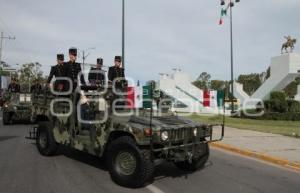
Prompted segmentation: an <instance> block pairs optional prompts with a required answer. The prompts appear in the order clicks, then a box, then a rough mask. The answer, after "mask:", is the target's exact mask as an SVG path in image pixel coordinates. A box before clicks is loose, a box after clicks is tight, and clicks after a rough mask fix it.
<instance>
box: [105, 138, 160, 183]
mask: <svg viewBox="0 0 300 193" xmlns="http://www.w3.org/2000/svg"><path fill="white" fill-rule="evenodd" d="M106 152H107V154H106V163H107V166H108V169H109V173H110V176H111V178H112V180H113V181H114V182H116V183H117V184H119V185H121V186H125V187H129V188H138V187H142V186H143V185H144V184H145V183H146V182H147V181H149V180H151V179H152V177H153V172H154V163H153V162H152V161H151V157H150V152H149V151H146V150H140V149H139V148H138V147H137V146H136V144H135V141H134V140H133V139H132V138H131V137H128V136H124V137H120V138H118V139H116V140H114V141H112V142H111V143H110V144H109V145H108V147H107V151H106ZM124 160H125V161H124ZM128 160H129V161H128ZM124 165H125V166H124Z"/></svg>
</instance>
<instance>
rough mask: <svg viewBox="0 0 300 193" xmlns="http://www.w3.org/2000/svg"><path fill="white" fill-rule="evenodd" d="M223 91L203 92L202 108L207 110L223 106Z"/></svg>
mask: <svg viewBox="0 0 300 193" xmlns="http://www.w3.org/2000/svg"><path fill="white" fill-rule="evenodd" d="M223 98H224V91H222V90H221V91H216V90H204V91H203V106H204V107H209V108H216V107H221V106H222V105H223Z"/></svg>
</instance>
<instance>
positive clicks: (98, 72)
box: [89, 58, 105, 86]
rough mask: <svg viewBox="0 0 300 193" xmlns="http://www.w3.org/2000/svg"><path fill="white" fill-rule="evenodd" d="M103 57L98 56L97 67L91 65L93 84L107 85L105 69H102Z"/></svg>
mask: <svg viewBox="0 0 300 193" xmlns="http://www.w3.org/2000/svg"><path fill="white" fill-rule="evenodd" d="M102 66H103V59H102V58H98V59H97V64H96V68H93V67H91V70H90V72H89V82H90V84H91V85H95V86H99V85H102V86H103V85H105V71H104V70H102Z"/></svg>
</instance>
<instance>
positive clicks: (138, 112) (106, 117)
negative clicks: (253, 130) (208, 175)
mask: <svg viewBox="0 0 300 193" xmlns="http://www.w3.org/2000/svg"><path fill="white" fill-rule="evenodd" d="M84 90H86V91H87V92H85V94H84V97H83V96H81V99H80V100H79V99H78V98H79V96H78V95H79V94H78V93H72V94H70V95H64V96H57V95H56V96H55V95H53V94H50V93H45V94H40V95H35V98H34V99H33V112H34V116H35V119H36V120H37V122H38V125H37V126H36V127H35V128H34V130H35V131H31V132H30V135H31V137H33V138H35V139H36V144H37V148H38V151H39V152H40V153H41V154H42V155H44V156H51V155H54V154H55V153H56V151H57V148H58V147H59V145H65V146H68V147H71V148H74V149H76V150H79V151H83V152H87V153H89V154H92V155H95V156H98V157H103V158H105V160H106V164H107V167H108V170H109V173H110V175H111V178H112V180H113V181H115V182H116V183H117V184H119V185H122V186H126V187H141V186H143V185H144V184H145V183H146V182H147V181H149V180H150V179H151V178H152V175H153V172H154V167H155V166H157V165H159V164H160V163H162V161H169V162H173V163H175V165H176V166H177V167H178V168H180V169H182V170H187V171H196V170H198V169H200V168H203V167H204V165H205V163H206V161H207V160H208V157H209V146H208V142H211V141H215V140H213V138H212V130H213V128H214V127H213V126H212V125H205V124H200V123H196V122H193V121H191V120H189V119H186V118H183V117H179V116H176V115H173V114H172V113H170V112H162V113H157V112H153V110H152V108H151V109H134V110H133V109H129V108H114V109H112V107H113V105H112V104H113V103H112V101H111V99H112V98H114V97H113V94H111V93H112V91H111V88H106V89H104V90H106V91H104V92H102V89H99V88H98V89H92V88H84ZM78 101H79V102H78ZM82 101H85V102H86V101H89V102H88V103H84V102H82ZM77 104H78V105H77ZM82 105H88V110H87V111H85V112H84V113H83V114H82V113H79V112H81V111H82V110H81V108H82ZM80 114H82V115H80ZM81 119H82V120H81ZM79 120H81V121H79ZM223 135H224V126H223V127H222V136H221V139H222V138H223ZM221 139H218V140H221Z"/></svg>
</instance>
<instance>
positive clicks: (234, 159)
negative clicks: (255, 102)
mask: <svg viewBox="0 0 300 193" xmlns="http://www.w3.org/2000/svg"><path fill="white" fill-rule="evenodd" d="M0 121H1V122H2V120H1V118H0ZM29 127H30V126H29V125H17V126H3V125H2V124H0V193H44V192H45V193H52V192H54V193H77V192H81V193H93V192H97V193H102V192H103V193H140V192H145V193H199V192H207V193H221V192H222V193H227V192H228V193H234V192H243V193H250V192H251V193H252V192H253V193H255V192H257V193H262V192H270V193H281V192H282V193H288V192H291V193H292V192H294V193H296V192H297V193H298V192H299V191H300V173H296V172H294V171H290V170H287V169H283V168H279V167H276V166H272V165H268V164H266V163H262V162H259V161H256V160H252V159H248V158H244V157H240V156H237V155H233V154H229V153H226V152H223V151H219V150H216V149H212V151H211V157H210V161H209V163H208V164H207V166H206V168H205V169H204V170H202V171H198V172H196V173H194V174H187V173H183V172H181V171H179V170H178V169H176V167H174V166H173V165H172V164H164V165H162V166H160V167H159V170H157V172H156V174H155V181H154V182H153V183H151V184H150V185H148V186H146V187H145V188H142V189H133V190H132V189H126V188H122V187H120V186H117V185H115V184H114V183H113V182H112V181H111V180H110V177H109V174H108V172H107V171H106V168H105V167H103V166H102V165H103V163H102V162H101V161H100V160H99V159H98V158H95V157H93V156H89V155H86V154H83V153H80V152H76V151H73V150H69V149H67V148H61V149H60V154H59V155H58V156H54V157H50V158H47V157H42V156H40V155H39V153H38V152H37V150H36V147H35V144H33V143H32V142H31V141H27V140H25V139H24V136H25V135H26V132H27V129H28V128H29Z"/></svg>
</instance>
